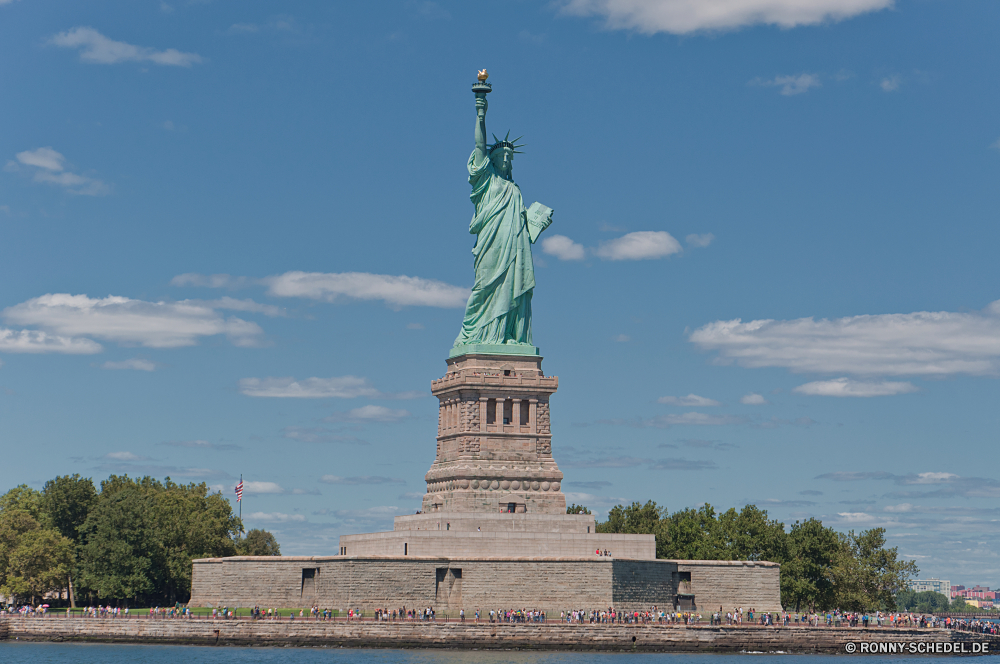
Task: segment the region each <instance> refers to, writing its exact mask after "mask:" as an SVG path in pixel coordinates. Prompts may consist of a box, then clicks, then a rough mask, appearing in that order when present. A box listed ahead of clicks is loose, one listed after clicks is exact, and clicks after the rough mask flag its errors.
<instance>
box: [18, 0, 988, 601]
mask: <svg viewBox="0 0 1000 664" xmlns="http://www.w3.org/2000/svg"><path fill="white" fill-rule="evenodd" d="M998 21H1000V5H997V3H994V2H987V1H981V2H973V1H970V2H961V3H956V2H944V1H935V0H896V1H895V2H893V1H892V0H850V1H845V0H808V1H807V0H777V1H768V2H763V1H762V0H746V1H745V2H742V3H732V2H724V1H723V0H699V1H697V2H696V1H695V0H647V1H641V0H629V1H625V2H611V1H610V0H571V1H569V2H567V1H562V0H559V1H556V2H529V1H527V0H524V1H520V2H505V3H483V2H462V3H458V2H456V3H450V2H444V1H441V2H436V3H435V2H374V3H326V2H295V1H286V2H281V3H276V2H258V3H235V2H223V1H211V2H194V1H190V2H188V1H174V2H163V3H160V2H110V1H109V2H88V3H79V2H43V1H41V0H13V1H11V0H6V1H0V49H2V50H3V53H4V56H5V57H3V58H0V80H2V87H3V90H4V95H5V103H4V104H2V105H0V125H2V126H3V127H5V128H6V130H5V131H3V132H2V133H0V164H4V166H3V169H2V171H0V229H2V243H0V284H2V285H3V286H2V289H0V361H2V365H0V445H2V447H3V456H4V463H2V464H0V490H6V489H8V488H10V487H12V486H15V485H17V484H19V483H22V482H25V483H28V484H29V485H32V486H35V487H40V486H41V484H42V483H43V482H44V481H45V480H46V479H48V478H51V477H53V476H55V475H57V474H66V473H74V472H79V473H83V474H85V475H89V476H93V477H94V478H95V479H101V478H103V477H106V476H107V475H108V474H109V473H111V472H117V473H124V472H127V473H129V474H131V475H137V474H146V473H149V474H152V475H155V476H157V477H164V476H167V475H169V476H170V477H172V478H173V479H175V480H178V481H190V480H197V481H206V482H208V483H209V484H211V485H213V486H218V487H220V488H222V489H223V490H224V491H225V493H226V495H227V496H231V495H232V486H233V484H234V483H235V479H236V478H238V477H239V476H240V474H241V473H242V474H243V476H244V478H245V480H247V487H248V488H247V492H246V497H245V501H244V508H245V509H244V517H245V519H246V521H247V524H248V525H249V526H251V527H264V528H268V529H270V530H272V531H274V532H275V533H276V534H277V535H278V537H279V541H280V542H281V544H282V550H283V551H284V552H286V553H294V554H323V553H329V552H331V551H334V550H335V549H336V547H337V542H336V540H337V537H338V536H339V535H340V534H345V533H353V532H366V531H371V530H377V529H387V528H391V516H392V515H394V514H405V513H411V512H413V511H415V510H416V509H418V507H419V504H420V503H419V496H420V495H421V494H422V492H423V491H424V484H423V474H424V473H425V472H426V470H427V469H428V467H429V466H430V464H431V462H432V460H433V454H434V436H435V431H436V403H435V401H434V400H433V399H432V398H431V397H430V395H429V383H430V381H431V380H432V379H434V378H437V377H439V376H440V375H442V374H443V372H444V368H445V363H444V359H445V357H446V356H447V353H448V350H449V349H450V347H451V344H452V341H453V340H454V338H455V336H456V334H457V333H458V330H459V326H460V323H461V317H462V306H463V303H464V299H465V297H466V293H467V289H468V288H469V286H470V285H471V282H472V257H471V254H470V253H469V249H470V247H471V246H472V237H471V236H469V235H468V232H467V231H468V226H467V224H468V220H469V218H470V216H471V212H472V207H471V204H470V202H469V200H468V194H469V185H468V182H467V172H466V170H465V162H466V160H467V158H468V155H469V152H470V151H471V149H472V147H473V129H474V121H475V107H474V104H473V96H472V93H471V92H470V91H469V87H470V85H471V83H472V82H473V80H474V75H475V71H476V70H477V69H479V68H482V67H486V68H488V69H489V71H490V74H491V78H490V81H491V82H492V83H493V86H494V92H493V93H492V94H491V96H490V109H489V114H488V117H487V128H488V129H489V130H490V131H493V132H496V133H497V134H501V133H506V131H507V130H508V129H510V130H512V132H513V134H512V135H521V134H524V142H525V143H527V147H526V148H525V153H524V154H523V155H518V157H517V160H516V161H515V164H514V178H515V180H516V181H517V182H518V183H519V184H520V186H521V189H522V192H523V193H524V196H525V199H526V200H527V201H528V202H530V201H534V200H539V201H541V202H543V203H545V204H546V205H548V206H550V207H552V208H554V209H555V211H556V212H555V222H554V223H553V225H552V226H551V227H550V228H549V229H548V230H547V231H546V232H545V234H544V235H543V236H542V239H541V240H540V242H539V244H537V245H535V247H534V250H535V254H534V255H535V262H536V281H537V287H536V289H535V295H534V314H535V316H534V318H535V320H534V324H533V326H534V339H535V343H536V344H537V345H538V346H539V347H540V348H541V350H542V353H543V355H544V356H545V361H544V365H543V366H544V369H545V371H546V373H548V374H550V375H557V376H559V377H560V388H559V392H558V393H557V394H556V396H555V397H554V399H553V402H552V403H553V411H552V417H553V433H554V445H553V452H554V455H555V457H556V460H557V462H558V463H559V464H560V466H561V467H562V469H563V471H564V472H565V474H566V481H565V484H564V489H565V490H566V491H567V492H568V496H569V498H570V500H572V501H575V502H578V503H583V504H586V505H589V506H590V507H591V508H594V509H595V510H597V511H599V512H601V513H603V512H604V511H606V510H607V509H608V508H609V507H610V506H612V505H614V504H616V503H617V502H622V501H631V500H642V501H645V500H647V499H653V500H656V501H657V502H658V503H660V504H663V505H666V506H668V507H669V508H670V509H671V510H675V509H680V508H683V507H688V506H697V505H700V504H701V503H704V502H706V501H707V502H710V503H712V504H713V505H715V506H717V507H719V508H728V507H730V506H741V505H743V504H745V503H747V502H754V503H756V504H757V505H759V506H762V507H764V508H766V509H767V510H768V511H769V513H770V514H771V515H772V516H774V517H776V518H779V519H781V520H783V521H785V522H786V523H790V522H792V521H794V520H796V519H802V518H808V517H810V516H816V517H819V518H821V519H822V520H823V521H824V523H827V524H828V525H832V526H834V527H836V528H838V529H841V530H847V529H850V528H854V529H864V528H868V527H872V526H876V525H884V526H885V527H886V528H887V529H888V533H889V540H890V543H891V544H893V545H896V546H899V547H900V551H901V552H902V553H903V554H905V555H907V556H910V557H912V558H914V559H916V560H917V562H918V564H919V566H920V568H921V569H922V571H923V572H922V576H931V575H937V576H944V577H947V578H950V579H951V580H952V581H953V582H954V583H958V582H965V583H985V584H991V585H997V584H998V583H1000V560H998V557H997V546H998V543H1000V537H998V534H1000V508H997V498H998V497H1000V457H998V455H997V454H995V453H994V448H995V445H996V442H997V433H996V432H997V430H998V425H1000V409H998V408H997V406H996V404H997V397H998V383H997V376H998V373H1000V288H998V285H997V277H996V274H995V272H996V265H997V260H996V247H997V245H998V241H1000V225H998V224H997V223H996V222H997V210H998V209H1000V208H998V203H1000V187H998V186H997V178H998V176H1000V119H998V117H1000V116H998V113H997V109H998V108H1000V92H998V91H1000V88H998V86H997V85H996V78H997V73H998V69H1000V55H998V53H997V50H996V48H995V42H996V37H995V33H996V26H997V25H998Z"/></svg>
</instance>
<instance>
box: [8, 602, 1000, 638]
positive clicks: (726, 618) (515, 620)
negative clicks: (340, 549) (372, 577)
mask: <svg viewBox="0 0 1000 664" xmlns="http://www.w3.org/2000/svg"><path fill="white" fill-rule="evenodd" d="M59 611H60V612H61V611H62V609H59ZM0 612H3V613H8V614H17V615H21V616H23V617H31V618H37V617H45V616H47V615H50V608H49V605H48V604H39V605H35V606H33V605H24V606H20V607H14V606H13V605H11V606H8V607H6V609H0ZM65 612H66V613H65V615H66V617H67V618H68V617H71V616H78V617H84V618H110V619H119V618H130V617H131V618H136V617H144V618H148V619H167V618H195V617H199V616H196V615H195V614H194V613H192V611H191V609H190V608H188V607H186V606H183V605H182V604H180V603H177V604H175V605H174V606H172V607H151V608H149V609H141V610H130V609H129V608H127V607H118V606H111V605H110V604H109V605H106V606H88V607H86V608H84V609H82V610H79V609H69V608H67V609H65ZM204 617H205V618H212V619H216V620H235V619H237V618H243V617H248V618H250V619H252V620H282V619H287V620H295V619H297V618H298V619H305V618H311V619H313V620H324V621H329V620H337V619H340V620H344V619H346V620H348V621H356V620H358V621H360V620H375V621H392V622H395V621H411V622H412V621H419V622H424V621H427V622H432V621H436V620H437V619H438V616H437V612H436V611H435V609H434V607H431V606H428V607H424V608H420V609H414V608H407V607H405V606H401V607H399V608H398V609H388V608H378V609H375V610H371V609H369V610H362V609H347V610H346V611H338V610H334V609H327V608H320V607H319V606H313V607H310V608H309V609H297V610H296V609H277V608H262V607H260V606H259V605H258V606H255V607H253V608H252V609H249V611H247V610H245V609H244V610H239V609H235V608H230V607H228V606H225V607H221V608H213V609H211V611H210V612H207V611H206V613H205V614H204ZM546 618H547V615H546V612H545V611H543V610H540V609H526V608H521V609H504V608H495V609H489V610H481V609H475V610H474V611H470V616H469V620H470V621H471V620H474V621H475V622H476V623H480V622H489V623H491V624H498V623H509V624H522V623H544V622H546ZM445 619H446V620H455V619H457V620H459V621H461V622H465V621H466V612H465V610H464V609H461V610H459V611H458V613H457V615H455V614H450V615H446V616H445ZM702 620H703V618H702V614H700V613H695V612H693V611H677V610H670V611H665V610H663V609H661V608H659V607H656V606H653V607H652V608H650V609H649V610H646V611H635V610H633V611H624V610H622V609H615V608H614V607H608V608H607V609H570V610H565V611H560V612H559V621H560V622H563V623H567V624H619V625H622V624H626V625H632V624H643V625H648V624H659V625H697V624H699V623H702ZM708 622H709V625H712V626H717V625H718V626H721V625H730V626H733V625H735V626H739V625H760V626H774V625H781V626H785V627H787V626H790V625H791V626H809V627H863V628H914V627H916V628H945V629H958V630H963V631H969V632H978V633H983V634H1000V622H994V621H991V620H982V619H969V618H953V617H950V616H945V617H941V616H934V615H930V614H917V613H901V612H884V611H872V612H850V611H839V610H835V611H828V612H825V613H790V612H787V611H785V612H769V611H762V612H759V611H757V610H755V609H753V608H750V609H743V608H741V607H736V608H733V609H732V610H730V611H726V610H725V609H724V608H723V607H721V606H720V607H719V610H718V611H714V612H713V613H712V614H710V615H709V617H708Z"/></svg>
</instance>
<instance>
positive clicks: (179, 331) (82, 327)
mask: <svg viewBox="0 0 1000 664" xmlns="http://www.w3.org/2000/svg"><path fill="white" fill-rule="evenodd" d="M2 315H3V317H4V319H6V320H7V321H10V322H14V323H17V324H20V325H37V326H38V327H42V328H45V329H46V330H49V331H51V332H53V333H55V334H59V335H66V336H70V337H72V336H91V337H98V338H101V339H107V340H110V341H116V342H118V343H122V344H138V345H141V346H147V347H149V348H174V347H178V346H192V345H194V344H196V343H197V342H198V339H199V338H200V337H203V336H213V335H217V334H225V335H226V336H228V337H229V339H230V341H232V343H234V344H235V345H237V346H251V345H256V344H257V343H258V342H259V337H260V335H261V334H262V330H261V329H260V327H259V326H258V325H257V324H256V323H251V322H248V321H245V320H242V319H239V318H233V317H230V318H223V317H222V316H220V315H219V314H218V313H216V312H215V310H213V309H212V308H210V307H208V306H205V305H203V304H197V303H192V302H185V301H182V302H176V303H168V302H146V301H144V300H132V299H129V298H127V297H118V296H114V295H109V296H108V297H106V298H103V299H95V298H90V297H87V296H86V295H70V294H68V293H55V294H47V295H43V296H41V297H36V298H34V299H31V300H28V301H27V302H23V303H21V304H17V305H14V306H12V307H8V308H6V309H4V310H3V313H2Z"/></svg>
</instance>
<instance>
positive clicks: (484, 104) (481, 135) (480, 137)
mask: <svg viewBox="0 0 1000 664" xmlns="http://www.w3.org/2000/svg"><path fill="white" fill-rule="evenodd" d="M485 77H486V70H485V69H483V70H482V71H481V72H479V80H480V81H481V82H482V83H483V86H482V87H483V88H485V87H486V78H485ZM475 93H476V161H482V160H484V159H486V109H488V108H489V107H490V104H489V102H488V101H486V91H485V89H484V90H482V91H479V90H476V91H475Z"/></svg>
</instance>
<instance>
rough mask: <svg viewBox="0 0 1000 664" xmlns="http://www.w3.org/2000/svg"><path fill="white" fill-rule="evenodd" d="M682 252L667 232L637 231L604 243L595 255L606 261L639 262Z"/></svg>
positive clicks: (678, 243)
mask: <svg viewBox="0 0 1000 664" xmlns="http://www.w3.org/2000/svg"><path fill="white" fill-rule="evenodd" d="M680 251H681V244H680V242H678V241H677V240H675V239H674V237H673V236H672V235H671V234H670V233H667V232H666V231H636V232H635V233H628V234H626V235H623V236H621V237H620V238H616V239H614V240H608V241H606V242H602V243H601V245H600V246H599V247H598V248H597V249H596V250H595V252H594V253H596V254H597V255H598V256H600V257H601V258H604V259H606V260H612V261H638V260H646V259H651V258H663V257H664V256H670V255H671V254H676V253H679V252H680Z"/></svg>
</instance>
